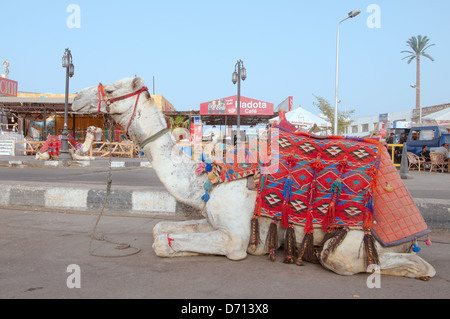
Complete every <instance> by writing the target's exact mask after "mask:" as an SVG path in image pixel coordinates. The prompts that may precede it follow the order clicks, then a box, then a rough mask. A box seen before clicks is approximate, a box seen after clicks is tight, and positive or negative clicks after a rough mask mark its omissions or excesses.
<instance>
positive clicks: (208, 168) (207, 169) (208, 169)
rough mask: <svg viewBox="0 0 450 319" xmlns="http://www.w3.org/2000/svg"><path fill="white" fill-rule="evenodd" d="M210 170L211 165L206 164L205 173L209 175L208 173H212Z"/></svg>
mask: <svg viewBox="0 0 450 319" xmlns="http://www.w3.org/2000/svg"><path fill="white" fill-rule="evenodd" d="M212 169H213V168H212V165H211V164H209V163H208V164H206V166H205V171H207V172H208V173H209V172H211V171H212Z"/></svg>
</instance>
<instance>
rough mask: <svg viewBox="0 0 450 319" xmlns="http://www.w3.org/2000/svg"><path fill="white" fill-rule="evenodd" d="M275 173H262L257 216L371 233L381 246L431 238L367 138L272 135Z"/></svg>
mask: <svg viewBox="0 0 450 319" xmlns="http://www.w3.org/2000/svg"><path fill="white" fill-rule="evenodd" d="M272 138H273V139H275V140H276V141H277V142H278V145H279V150H278V152H277V151H274V150H272V157H276V158H278V160H279V162H278V164H277V165H278V168H277V170H276V171H272V172H271V173H268V174H263V173H262V174H261V180H260V185H259V192H258V201H259V202H257V205H259V206H260V208H259V211H260V213H261V215H264V216H267V217H271V218H277V219H278V220H281V224H282V225H283V226H284V227H287V226H288V225H289V224H294V225H295V224H299V225H303V226H305V233H311V232H313V229H314V227H322V228H323V229H324V230H327V229H330V227H331V228H335V229H336V228H341V227H350V228H356V229H358V228H359V229H363V230H365V231H371V232H372V234H373V235H374V236H375V237H376V238H377V240H378V241H379V242H380V243H381V244H382V245H383V246H395V245H399V244H401V243H404V242H408V241H411V240H414V239H415V238H418V237H422V236H424V235H427V234H428V233H430V231H429V230H428V228H427V225H426V223H425V221H424V219H423V217H422V215H421V214H420V211H419V209H418V208H417V206H416V204H415V203H414V200H413V199H412V197H411V195H410V193H409V191H408V190H407V188H406V186H405V185H404V183H403V181H402V180H401V177H400V175H399V174H398V172H397V169H396V168H395V167H394V165H393V164H392V161H391V159H390V157H389V154H388V152H387V150H386V148H385V147H384V146H382V144H381V143H379V142H378V141H374V140H369V139H351V138H342V137H327V138H318V137H314V136H310V135H308V134H304V133H293V132H289V131H287V130H284V129H283V128H280V130H279V134H272Z"/></svg>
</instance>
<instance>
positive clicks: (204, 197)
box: [202, 191, 210, 202]
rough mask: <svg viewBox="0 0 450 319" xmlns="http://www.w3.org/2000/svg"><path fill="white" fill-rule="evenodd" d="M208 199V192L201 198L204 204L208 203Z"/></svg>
mask: <svg viewBox="0 0 450 319" xmlns="http://www.w3.org/2000/svg"><path fill="white" fill-rule="evenodd" d="M209 198H210V197H209V194H208V191H206V193H205V195H203V196H202V199H203V201H204V202H207V201H209Z"/></svg>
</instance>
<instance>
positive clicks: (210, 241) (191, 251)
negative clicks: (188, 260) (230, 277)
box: [153, 229, 248, 260]
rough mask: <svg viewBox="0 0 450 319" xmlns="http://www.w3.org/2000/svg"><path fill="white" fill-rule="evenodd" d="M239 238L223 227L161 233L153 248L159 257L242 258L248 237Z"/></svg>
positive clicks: (244, 255) (156, 238) (244, 254)
mask: <svg viewBox="0 0 450 319" xmlns="http://www.w3.org/2000/svg"><path fill="white" fill-rule="evenodd" d="M239 238H240V236H239V235H232V234H230V233H228V232H227V231H225V230H223V229H220V230H214V231H211V232H206V233H190V234H161V235H158V236H156V237H155V241H154V243H153V249H154V251H155V253H156V255H158V256H159V257H179V256H192V255H198V254H206V255H224V256H227V257H228V258H229V259H231V260H241V259H244V258H245V257H246V256H247V253H246V249H247V245H248V238H244V239H243V240H240V239H239Z"/></svg>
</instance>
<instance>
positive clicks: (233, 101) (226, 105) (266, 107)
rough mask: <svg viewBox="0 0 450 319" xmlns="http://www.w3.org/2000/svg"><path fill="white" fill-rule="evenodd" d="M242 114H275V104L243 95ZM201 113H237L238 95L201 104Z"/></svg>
mask: <svg viewBox="0 0 450 319" xmlns="http://www.w3.org/2000/svg"><path fill="white" fill-rule="evenodd" d="M240 114H241V115H273V104H272V103H268V102H263V101H259V100H255V99H250V98H248V97H245V96H241V111H240ZM200 115H237V95H235V96H230V97H227V98H224V99H219V100H214V101H210V102H205V103H202V104H200Z"/></svg>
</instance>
